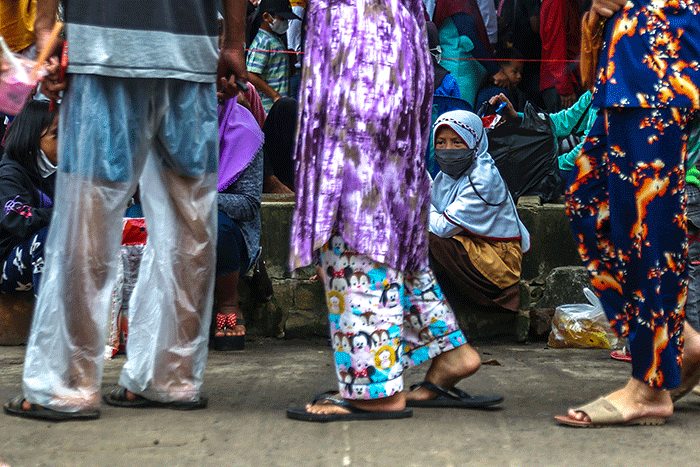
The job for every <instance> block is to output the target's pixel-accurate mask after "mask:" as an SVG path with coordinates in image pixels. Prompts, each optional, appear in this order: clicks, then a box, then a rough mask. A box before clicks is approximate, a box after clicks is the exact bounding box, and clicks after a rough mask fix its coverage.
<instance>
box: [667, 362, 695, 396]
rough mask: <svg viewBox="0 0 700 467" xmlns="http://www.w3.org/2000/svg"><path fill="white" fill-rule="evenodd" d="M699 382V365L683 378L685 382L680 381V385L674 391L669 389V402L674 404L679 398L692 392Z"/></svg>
mask: <svg viewBox="0 0 700 467" xmlns="http://www.w3.org/2000/svg"><path fill="white" fill-rule="evenodd" d="M698 382H700V365H698V366H697V367H696V368H695V370H693V372H692V373H691V374H690V376H687V377H686V378H685V381H681V385H680V386H678V387H677V388H675V389H671V391H670V392H671V400H672V401H673V402H676V401H677V400H678V399H680V398H681V397H683V396H685V395H686V394H688V393H689V392H690V391H692V390H693V389H694V388H695V387H696V386H697V385H698Z"/></svg>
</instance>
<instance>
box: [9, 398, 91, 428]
mask: <svg viewBox="0 0 700 467" xmlns="http://www.w3.org/2000/svg"><path fill="white" fill-rule="evenodd" d="M23 402H24V396H17V397H15V398H14V399H10V400H9V401H8V402H7V403H6V404H5V405H3V409H4V410H5V413H6V414H8V415H12V416H14V417H24V418H34V419H37V420H48V421H50V422H63V421H67V420H94V419H96V418H100V411H99V410H98V409H92V410H79V411H77V412H60V411H58V410H53V409H47V408H46V407H42V406H40V405H38V404H31V403H30V404H31V407H30V408H29V410H24V409H23V408H22V403H23Z"/></svg>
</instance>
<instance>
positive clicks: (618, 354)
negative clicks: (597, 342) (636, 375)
mask: <svg viewBox="0 0 700 467" xmlns="http://www.w3.org/2000/svg"><path fill="white" fill-rule="evenodd" d="M610 358H612V359H613V360H619V361H621V362H627V363H629V362H631V361H632V355H630V354H629V352H627V348H626V347H623V348H622V350H613V351H612V352H610Z"/></svg>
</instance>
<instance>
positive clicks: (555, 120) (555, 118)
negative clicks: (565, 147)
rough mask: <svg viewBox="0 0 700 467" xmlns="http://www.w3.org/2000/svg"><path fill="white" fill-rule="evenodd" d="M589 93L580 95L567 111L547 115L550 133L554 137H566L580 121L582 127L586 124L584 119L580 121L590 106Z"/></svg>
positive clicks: (590, 96)
mask: <svg viewBox="0 0 700 467" xmlns="http://www.w3.org/2000/svg"><path fill="white" fill-rule="evenodd" d="M591 98H592V95H591V92H590V91H586V92H584V93H583V94H581V97H579V99H578V100H577V101H576V103H575V104H574V105H572V106H571V107H569V108H568V109H564V110H560V111H559V112H556V113H553V114H549V120H550V121H551V122H552V132H553V133H554V136H557V137H562V136H568V135H570V134H571V132H572V131H574V129H575V128H574V126H576V124H577V123H578V122H579V121H580V122H581V124H582V125H586V124H587V123H588V121H587V119H586V117H583V119H581V116H582V115H583V113H584V112H587V111H588V109H589V108H590V107H589V106H590V104H591Z"/></svg>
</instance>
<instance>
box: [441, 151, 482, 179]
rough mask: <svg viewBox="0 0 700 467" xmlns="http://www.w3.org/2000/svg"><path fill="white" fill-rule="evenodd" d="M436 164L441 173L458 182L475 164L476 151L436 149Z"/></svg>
mask: <svg viewBox="0 0 700 467" xmlns="http://www.w3.org/2000/svg"><path fill="white" fill-rule="evenodd" d="M435 162H437V164H438V166H440V170H441V171H443V172H444V173H445V174H446V175H449V176H450V177H452V178H454V179H455V180H457V179H458V178H460V177H461V176H462V175H464V173H465V172H466V171H467V170H468V169H469V168H470V167H471V166H472V164H473V163H474V149H469V148H464V149H435Z"/></svg>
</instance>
